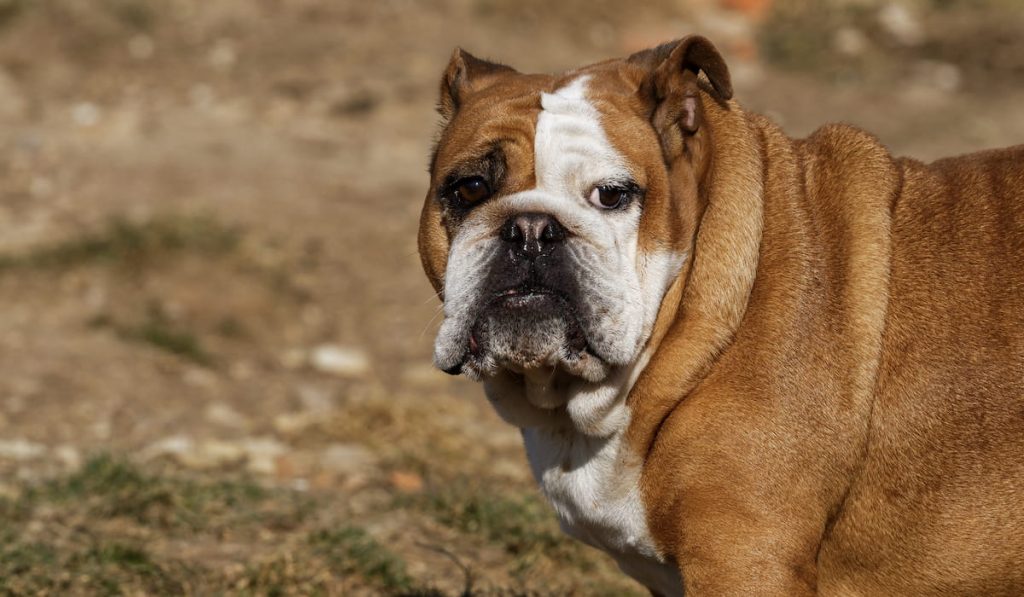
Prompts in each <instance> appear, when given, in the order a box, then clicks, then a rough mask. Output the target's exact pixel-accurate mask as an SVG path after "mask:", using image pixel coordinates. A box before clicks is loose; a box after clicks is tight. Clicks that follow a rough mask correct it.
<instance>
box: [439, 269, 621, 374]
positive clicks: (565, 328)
mask: <svg viewBox="0 0 1024 597" xmlns="http://www.w3.org/2000/svg"><path fill="white" fill-rule="evenodd" d="M466 344H467V346H466V352H465V353H464V355H463V358H462V360H461V361H460V362H458V363H456V364H455V365H453V366H451V367H448V368H446V369H444V371H445V373H449V374H451V375H458V374H460V373H465V374H466V375H467V377H470V378H471V379H483V378H485V377H489V376H492V375H495V374H497V373H498V371H500V370H502V369H504V370H509V371H512V372H513V373H520V374H522V373H525V372H527V371H531V370H538V369H547V370H554V369H561V370H564V371H566V372H567V373H569V374H571V375H575V376H579V377H582V378H584V379H587V380H589V381H598V380H600V379H602V378H603V377H604V376H605V375H606V374H607V369H608V367H607V365H606V364H605V362H604V360H603V359H601V357H600V356H599V355H598V354H597V352H596V351H595V350H594V349H593V347H592V346H591V345H590V343H589V342H588V341H587V337H586V334H585V332H584V328H583V326H582V324H581V323H580V320H579V315H578V313H577V311H576V309H575V307H574V304H573V302H572V301H571V300H570V299H569V298H568V297H567V296H565V295H564V294H563V293H561V292H558V291H557V290H554V289H552V288H549V287H545V286H536V285H520V286H516V287H513V288H506V289H503V290H500V291H498V292H496V293H494V294H493V295H492V296H491V297H490V298H489V299H488V300H487V301H486V303H485V304H484V305H483V307H482V308H481V309H480V312H479V315H478V317H477V319H476V321H475V322H474V323H473V325H472V327H471V328H470V331H469V335H468V339H467V342H466Z"/></svg>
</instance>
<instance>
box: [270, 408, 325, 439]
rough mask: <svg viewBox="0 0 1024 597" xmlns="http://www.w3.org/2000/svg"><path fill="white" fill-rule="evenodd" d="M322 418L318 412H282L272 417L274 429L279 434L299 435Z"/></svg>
mask: <svg viewBox="0 0 1024 597" xmlns="http://www.w3.org/2000/svg"><path fill="white" fill-rule="evenodd" d="M321 419H322V417H321V415H320V414H319V413H311V412H298V413H283V414H280V415H277V416H276V417H274V431H277V432H278V433H280V434H281V435H299V434H300V433H302V432H303V431H306V430H307V429H309V428H310V427H313V426H314V425H316V424H317V423H319V422H320V420H321Z"/></svg>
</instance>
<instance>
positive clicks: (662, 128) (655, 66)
mask: <svg viewBox="0 0 1024 597" xmlns="http://www.w3.org/2000/svg"><path fill="white" fill-rule="evenodd" d="M627 62H629V63H631V64H636V65H638V66H640V67H642V68H644V69H646V70H647V76H646V78H645V80H644V81H643V82H642V83H641V85H640V93H641V94H642V95H644V96H646V98H647V100H648V102H650V105H651V106H652V112H651V123H652V124H653V125H654V128H655V130H657V131H658V133H659V134H660V135H662V137H663V140H665V135H667V134H669V133H671V130H670V129H671V128H673V127H674V125H676V124H678V125H679V128H680V129H682V131H683V132H684V133H687V134H691V135H692V134H694V133H696V132H697V130H698V129H699V128H700V124H701V103H700V85H699V84H698V77H697V76H698V74H699V73H701V72H703V73H704V75H705V76H706V77H707V79H708V82H709V83H711V88H712V89H713V90H714V93H713V94H712V95H714V96H715V98H716V99H718V100H720V101H725V100H728V99H730V98H731V97H732V81H731V80H730V78H729V69H728V68H727V67H726V66H725V60H723V59H722V55H721V54H719V53H718V50H717V49H716V48H715V46H714V44H712V43H711V42H710V41H708V39H707V38H706V37H702V36H700V35H690V36H687V37H684V38H682V39H679V40H676V41H673V42H669V43H667V44H662V45H660V46H658V47H657V48H653V49H650V50H644V51H642V52H637V53H636V54H633V55H632V56H630V57H629V58H627Z"/></svg>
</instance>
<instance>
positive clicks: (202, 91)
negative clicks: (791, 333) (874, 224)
mask: <svg viewBox="0 0 1024 597" xmlns="http://www.w3.org/2000/svg"><path fill="white" fill-rule="evenodd" d="M690 32H700V33H703V34H705V35H707V36H708V37H710V38H711V39H712V40H713V41H714V42H715V43H716V44H718V46H719V48H720V49H722V51H723V52H724V54H725V55H726V57H727V59H728V62H729V64H730V68H731V70H732V73H733V78H734V83H735V87H736V89H737V92H736V96H737V98H738V100H739V101H740V102H741V103H742V104H743V105H744V106H745V107H746V108H747V109H750V110H755V111H760V112H763V113H765V114H767V115H769V116H770V117H771V118H773V119H775V120H776V121H777V122H779V123H780V124H781V125H782V126H783V127H784V128H785V129H786V130H787V131H788V132H790V133H791V134H793V135H805V134H807V133H808V132H810V131H812V130H813V129H814V128H816V127H817V126H819V125H821V124H823V123H825V122H829V121H836V120H840V121H847V122H851V123H854V124H857V125H860V126H863V127H865V128H867V129H868V130H870V131H872V132H874V133H875V134H877V135H878V136H879V137H880V138H881V139H882V141H883V142H885V143H886V144H887V145H888V146H889V147H890V148H891V149H892V150H893V151H894V152H895V153H897V154H908V155H911V156H914V157H919V158H922V159H932V158H935V157H939V156H942V155H948V154H954V153H960V152H966V151H971V150H977V149H982V148H987V147H996V146H1003V145H1012V144H1017V143H1020V142H1022V141H1024V110H1022V109H1021V106H1022V105H1024V7H1022V5H1021V4H1020V2H1019V0H960V1H956V0H905V1H889V0H885V1H883V0H832V1H828V2H811V1H806V2H800V1H796V0H774V1H772V0H690V1H687V0H655V1H653V2H648V3H644V4H643V5H637V4H636V3H630V2H614V1H611V0H563V1H562V2H557V3H551V2H543V1H541V0H516V1H511V0H423V1H414V0H379V1H374V2H355V1H352V0H342V1H337V0H89V1H83V0H0V355H2V357H0V592H4V593H5V594H181V593H194V594H210V593H214V594H254V595H264V594H274V595H307V594H326V595H339V594H345V595H377V594H407V595H413V594H418V595H429V594H438V595H459V594H473V595H478V594H479V595H527V594H530V595H534V594H536V595H548V594H550V595H562V594H576V595H624V594H643V593H641V591H640V587H639V586H637V585H635V584H634V583H632V582H630V581H628V580H626V579H625V578H624V577H622V576H621V575H620V574H619V573H618V572H617V571H616V570H615V569H614V566H613V565H612V564H611V563H610V561H609V560H608V559H606V558H605V557H604V556H603V555H601V554H599V553H598V552H596V551H593V550H590V549H589V548H585V547H582V546H579V545H576V544H574V543H572V542H570V541H568V540H567V539H563V538H562V536H561V535H560V534H559V532H558V529H557V525H556V523H555V521H554V518H553V515H552V514H551V512H550V511H549V510H548V508H547V507H546V506H545V505H544V503H543V502H542V501H541V500H540V499H539V496H538V494H537V491H536V489H535V487H534V484H533V482H532V480H531V478H530V476H529V473H528V470H527V467H526V461H525V458H524V456H523V453H522V448H521V446H520V440H519V436H518V433H517V432H516V430H515V429H512V428H510V427H509V426H507V425H505V424H503V423H501V422H500V421H498V420H497V418H496V416H495V415H493V414H492V413H491V411H490V408H489V407H488V406H487V404H486V403H485V401H484V399H483V398H482V395H481V393H480V391H479V389H478V388H477V387H475V386H473V385H471V384H469V383H467V382H464V381H461V380H457V379H452V378H448V377H446V376H444V375H443V374H440V373H438V372H436V371H434V370H433V369H432V368H431V366H430V354H431V344H432V341H433V334H434V332H435V330H436V328H437V325H438V321H437V320H438V306H439V303H438V301H437V299H436V298H435V297H434V296H433V293H432V291H431V289H430V287H429V285H428V284H427V282H426V280H425V278H424V276H423V274H422V272H421V270H420V266H419V261H418V257H417V255H416V244H415V230H416V222H417V218H418V214H419V209H420V206H421V202H422V197H423V194H424V192H425V189H426V184H427V175H426V163H427V154H428V151H429V148H430V144H431V141H432V138H433V136H434V134H435V133H436V126H437V117H436V115H435V113H434V111H433V108H434V102H435V99H436V97H435V94H436V87H437V82H438V79H439V77H440V74H441V72H442V70H443V69H444V67H445V65H446V63H447V60H448V57H449V55H450V52H451V50H452V48H453V46H455V45H457V44H458V45H462V46H463V47H465V48H467V49H469V50H470V51H472V52H474V53H476V54H477V55H479V56H483V57H491V58H495V59H499V60H501V61H503V62H507V63H510V64H512V65H514V66H516V67H518V68H520V69H522V70H527V71H558V70H563V69H566V68H571V67H573V66H576V65H581V64H584V63H588V62H592V61H596V60H601V59H604V58H608V57H613V56H619V55H622V54H625V53H628V52H632V51H635V50H638V49H642V48H645V47H649V46H653V45H656V44H658V43H660V42H663V41H666V40H669V39H673V38H676V37H680V36H682V35H684V34H686V33H690Z"/></svg>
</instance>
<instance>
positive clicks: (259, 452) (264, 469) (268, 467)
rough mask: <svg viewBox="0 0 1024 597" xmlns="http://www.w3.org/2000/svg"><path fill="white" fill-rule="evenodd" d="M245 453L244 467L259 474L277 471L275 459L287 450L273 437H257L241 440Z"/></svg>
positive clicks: (286, 447)
mask: <svg viewBox="0 0 1024 597" xmlns="http://www.w3.org/2000/svg"><path fill="white" fill-rule="evenodd" d="M242 448H243V449H244V450H245V453H246V457H247V460H246V465H245V467H246V469H248V470H249V472H252V473H256V474H259V475H273V474H275V473H276V472H277V459H278V458H279V457H280V456H281V455H282V454H285V453H287V452H288V446H286V445H284V444H282V443H281V442H279V441H277V440H276V439H273V438H268V437H257V438H250V439H247V440H245V441H243V442H242Z"/></svg>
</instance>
